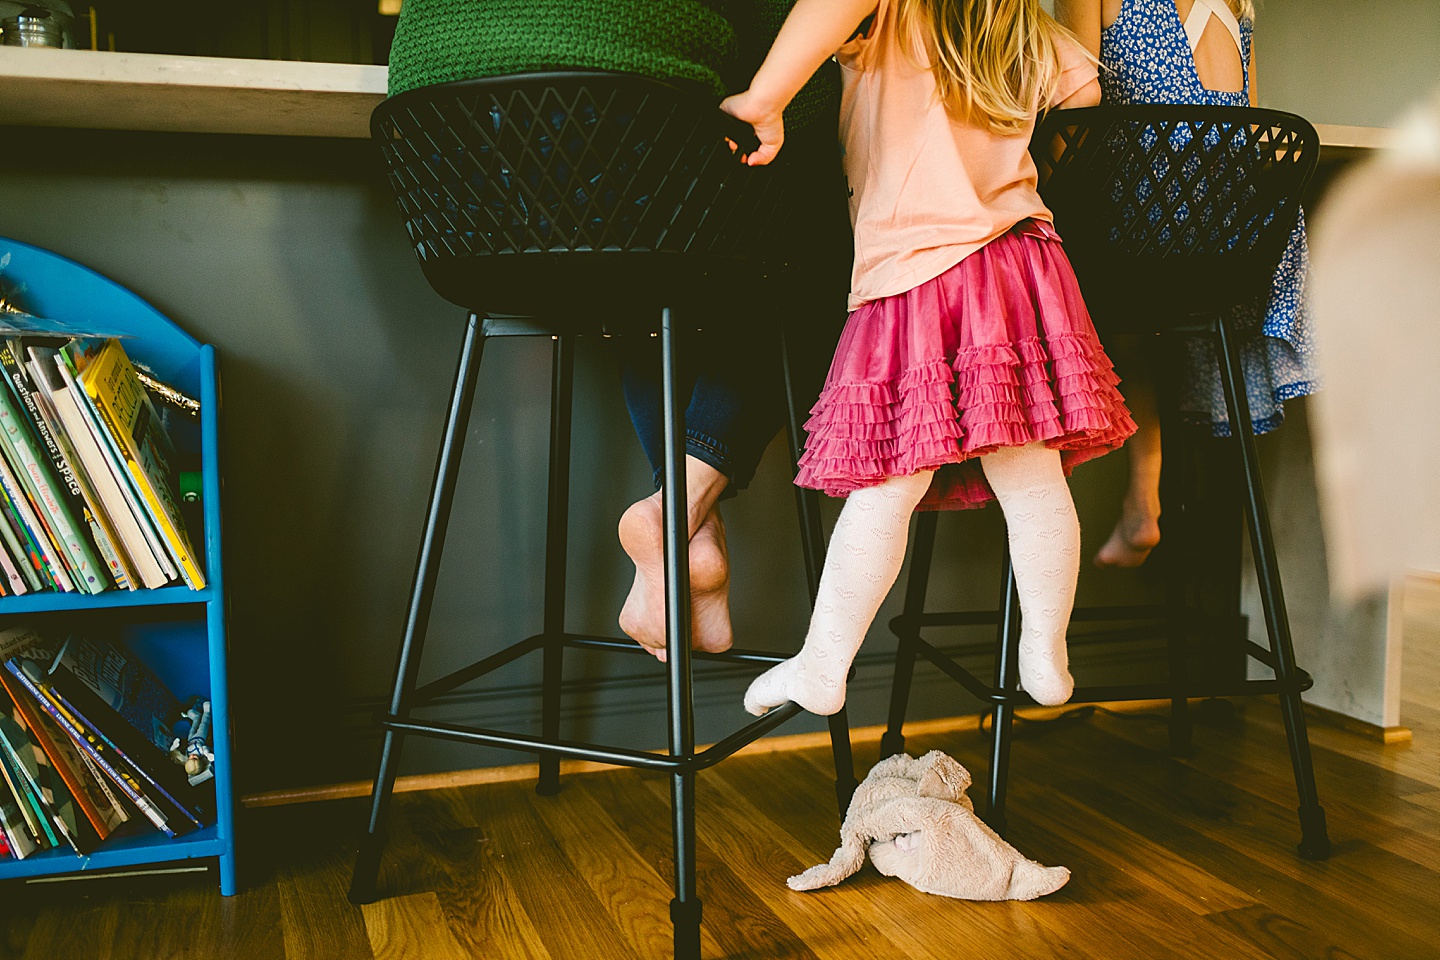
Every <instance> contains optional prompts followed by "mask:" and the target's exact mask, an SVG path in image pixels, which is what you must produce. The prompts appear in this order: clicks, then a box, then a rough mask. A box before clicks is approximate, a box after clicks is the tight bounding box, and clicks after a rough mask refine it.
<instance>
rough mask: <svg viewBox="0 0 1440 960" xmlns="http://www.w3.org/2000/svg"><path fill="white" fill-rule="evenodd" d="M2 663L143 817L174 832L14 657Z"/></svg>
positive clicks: (170, 833) (165, 830) (166, 831)
mask: <svg viewBox="0 0 1440 960" xmlns="http://www.w3.org/2000/svg"><path fill="white" fill-rule="evenodd" d="M5 666H6V668H7V669H8V670H9V671H10V672H11V673H12V674H14V675H15V676H16V677H19V679H20V682H21V683H22V684H24V686H25V689H26V691H28V692H29V694H30V695H31V696H32V697H34V698H35V700H36V701H37V702H38V703H39V704H40V709H42V710H44V711H45V712H46V713H47V714H49V715H50V718H51V719H52V720H54V721H55V722H56V723H58V724H59V725H60V729H62V730H64V731H65V733H66V735H67V736H69V737H70V739H71V740H73V741H74V742H75V744H76V745H77V746H78V747H80V749H81V750H83V751H84V752H85V756H86V757H88V758H89V760H90V762H91V763H93V764H94V765H95V766H96V767H97V768H99V769H100V770H101V771H102V772H103V773H104V774H105V776H106V777H108V778H109V779H110V780H111V781H112V782H113V783H114V784H115V785H116V786H117V787H119V788H120V790H121V792H122V793H124V794H125V796H126V798H127V799H128V800H129V801H130V802H131V803H133V804H134V805H135V807H136V809H138V810H139V811H140V812H141V813H142V814H144V815H145V818H146V819H147V820H149V821H150V822H151V823H153V824H154V825H155V826H156V827H157V828H158V829H160V830H162V831H163V832H164V833H165V835H166V836H168V837H173V836H175V831H174V830H172V829H171V828H170V825H169V824H168V823H167V822H166V820H165V818H164V816H162V815H161V813H160V811H159V810H156V809H155V807H154V805H153V804H151V803H150V801H149V800H147V799H146V798H145V795H144V794H143V793H141V792H140V790H139V789H138V787H137V786H135V785H132V784H131V783H130V781H129V779H128V778H127V777H125V776H124V775H123V774H121V773H120V772H119V771H118V770H116V769H115V768H114V767H113V766H112V765H111V764H110V761H109V760H108V759H107V758H106V757H105V756H104V755H103V754H102V751H101V749H100V747H99V745H98V744H96V743H95V742H93V741H92V739H91V737H89V736H88V735H86V733H85V732H84V731H83V730H82V729H81V728H80V727H79V725H78V724H77V723H76V722H75V719H74V718H73V717H71V716H70V715H69V714H67V713H66V712H65V711H64V710H63V709H61V708H60V707H59V706H58V705H57V704H56V703H55V701H54V700H52V699H51V698H50V697H49V696H48V695H47V694H46V693H45V692H44V691H43V689H42V688H41V687H39V686H37V685H36V684H35V682H34V681H33V680H31V679H30V678H29V677H28V676H26V675H25V671H24V670H22V669H21V668H20V666H19V664H17V663H16V662H15V661H14V660H10V661H8V662H7V663H6V664H5Z"/></svg>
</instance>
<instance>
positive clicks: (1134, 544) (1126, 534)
mask: <svg viewBox="0 0 1440 960" xmlns="http://www.w3.org/2000/svg"><path fill="white" fill-rule="evenodd" d="M1116 358H1117V360H1118V361H1119V362H1120V363H1121V364H1122V369H1123V370H1124V373H1125V384H1124V387H1125V389H1124V394H1125V403H1126V404H1127V405H1128V406H1129V407H1130V415H1131V416H1132V417H1134V418H1135V435H1134V436H1132V437H1131V438H1130V439H1129V440H1127V441H1125V453H1126V455H1127V456H1128V457H1129V458H1130V482H1129V485H1128V486H1127V487H1126V489H1125V501H1124V503H1123V504H1122V505H1121V508H1120V519H1119V521H1118V522H1117V523H1116V524H1115V530H1114V531H1113V532H1112V533H1111V534H1110V539H1109V540H1106V541H1105V545H1104V546H1103V547H1101V548H1100V552H1099V553H1097V554H1095V563H1096V565H1098V566H1102V567H1138V566H1140V565H1141V564H1142V563H1144V562H1145V560H1146V559H1147V558H1148V557H1149V556H1150V551H1151V550H1154V549H1155V547H1156V545H1158V544H1159V543H1160V409H1159V406H1158V404H1157V403H1156V400H1155V381H1154V377H1153V375H1152V371H1151V368H1150V359H1149V357H1147V356H1146V355H1145V353H1144V352H1143V351H1142V350H1140V349H1138V345H1137V344H1134V343H1128V344H1127V343H1125V342H1124V340H1123V338H1122V339H1121V340H1119V341H1117V349H1116Z"/></svg>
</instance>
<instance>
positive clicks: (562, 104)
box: [371, 71, 784, 316]
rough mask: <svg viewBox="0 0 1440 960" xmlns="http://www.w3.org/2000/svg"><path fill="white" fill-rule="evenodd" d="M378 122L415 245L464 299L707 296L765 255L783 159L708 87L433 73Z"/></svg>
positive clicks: (538, 307) (437, 279) (614, 78)
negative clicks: (754, 160) (760, 159)
mask: <svg viewBox="0 0 1440 960" xmlns="http://www.w3.org/2000/svg"><path fill="white" fill-rule="evenodd" d="M371 132H372V135H373V136H374V138H375V140H376V142H377V143H378V144H379V146H380V148H381V150H382V152H383V155H384V158H385V162H386V164H387V167H388V173H389V180H390V184H391V187H392V188H393V190H394V192H395V198H396V200H397V202H398V204H399V206H400V210H401V212H402V214H403V216H404V219H405V228H406V230H407V231H408V232H409V235H410V240H411V243H412V245H413V247H414V250H415V254H416V256H417V257H418V258H419V260H420V265H421V267H422V269H423V270H424V272H425V276H426V278H427V279H428V280H429V282H430V284H431V285H432V286H433V287H434V288H435V289H436V290H437V291H438V292H439V293H440V294H441V295H442V296H444V297H445V298H446V299H448V300H451V301H452V302H454V303H457V304H460V305H462V306H465V307H467V308H469V309H475V310H480V311H488V312H500V313H518V314H536V313H554V312H565V311H574V310H577V309H581V310H586V311H591V315H592V316H593V311H594V310H595V309H602V310H603V309H607V308H608V307H609V306H614V307H620V306H622V305H623V306H624V307H625V308H627V309H628V308H632V307H635V306H639V305H653V304H659V303H675V302H676V301H677V299H680V300H681V302H693V301H695V300H697V299H703V298H705V297H707V296H713V295H717V294H720V293H723V292H724V290H725V289H726V288H732V289H733V287H734V286H735V282H736V280H737V271H743V270H756V269H760V268H759V266H758V264H759V261H760V260H761V259H763V258H761V257H760V256H758V253H757V252H758V251H761V250H762V249H763V247H764V242H765V240H766V239H767V238H768V237H771V236H773V235H774V234H775V232H776V231H777V230H778V229H779V227H780V226H781V221H782V218H783V212H782V211H783V209H784V207H783V205H782V204H781V203H780V202H779V201H780V195H781V193H782V192H783V188H782V181H783V170H784V168H783V166H777V167H776V169H769V168H750V167H746V166H745V165H744V164H743V163H741V161H740V159H739V156H738V154H737V153H735V152H733V151H732V149H731V144H730V142H727V139H728V141H731V142H735V143H740V144H742V145H745V146H747V147H748V146H749V145H750V144H753V143H754V134H753V131H751V130H750V128H749V127H748V126H747V125H745V124H743V123H740V122H739V121H736V120H734V119H733V118H731V117H728V116H726V115H725V114H722V113H721V112H720V111H718V110H717V109H715V101H714V98H712V97H707V96H705V95H703V94H701V93H697V92H691V91H687V90H682V89H679V88H677V87H674V86H671V85H668V84H666V83H663V82H660V81H657V80H651V79H649V78H645V77H639V76H633V75H629V74H617V73H603V72H580V71H575V72H560V73H547V74H526V75H522V76H512V77H492V78H485V79H480V80H467V81H462V82H457V83H447V84H439V85H436V86H430V87H423V88H420V89H417V90H412V91H409V92H407V93H402V94H399V95H397V96H395V97H391V98H390V99H388V100H386V101H385V102H384V103H383V104H382V105H381V106H380V107H379V108H378V109H377V110H376V111H375V113H374V116H373V118H372V121H371Z"/></svg>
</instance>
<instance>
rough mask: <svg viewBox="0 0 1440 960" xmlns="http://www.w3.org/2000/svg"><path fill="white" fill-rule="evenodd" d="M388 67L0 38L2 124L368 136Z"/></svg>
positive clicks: (1344, 138)
mask: <svg viewBox="0 0 1440 960" xmlns="http://www.w3.org/2000/svg"><path fill="white" fill-rule="evenodd" d="M387 72H388V71H387V70H386V68H385V67H377V66H370V65H365V64H349V63H312V62H297V61H293V60H232V59H226V58H221V57H173V56H162V55H157V54H149V53H95V52H92V51H90V50H45V49H36V48H30V47H0V124H13V125H17V126H42V127H81V128H98V129H113V130H158V131H171V132H186V133H259V134H271V135H276V136H306V137H368V136H369V135H370V111H371V110H373V109H374V108H375V105H376V104H377V103H379V102H380V101H381V100H382V99H384V97H385V90H386V86H385V84H386V76H387ZM1316 129H1318V130H1319V131H1320V139H1321V142H1323V143H1324V144H1325V145H1326V146H1334V147H1362V148H1373V147H1379V146H1383V145H1384V143H1385V141H1386V138H1387V137H1388V135H1389V131H1388V130H1384V129H1380V128H1376V127H1345V126H1335V125H1330V124H1316Z"/></svg>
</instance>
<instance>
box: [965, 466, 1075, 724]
mask: <svg viewBox="0 0 1440 960" xmlns="http://www.w3.org/2000/svg"><path fill="white" fill-rule="evenodd" d="M980 466H981V467H982V468H983V469H984V470H985V479H986V480H988V481H990V487H991V488H992V489H993V490H994V491H995V496H996V497H997V498H998V499H999V501H1000V509H1001V510H1003V511H1004V512H1005V525H1006V527H1007V528H1008V530H1009V538H1010V557H1011V561H1012V562H1013V564H1014V567H1015V583H1016V586H1017V587H1018V588H1019V590H1020V614H1021V618H1020V631H1021V632H1020V684H1021V686H1023V687H1024V688H1025V692H1026V693H1028V694H1030V696H1032V697H1034V698H1035V701H1036V702H1037V703H1043V704H1046V705H1050V706H1054V705H1056V704H1061V703H1064V702H1065V701H1066V700H1069V699H1070V694H1071V693H1072V692H1074V689H1075V681H1074V680H1072V679H1071V678H1070V663H1069V658H1068V656H1067V653H1066V649H1065V630H1066V628H1067V627H1068V626H1069V625H1070V610H1071V608H1072V607H1073V606H1074V605H1075V581H1076V579H1077V578H1078V577H1079V575H1080V521H1079V519H1078V518H1077V517H1076V516H1075V504H1074V501H1072V500H1071V499H1070V487H1069V486H1068V485H1067V484H1066V483H1065V471H1064V470H1062V469H1061V467H1060V453H1059V451H1057V450H1049V449H1046V448H1045V447H1044V446H1043V445H1041V444H1038V443H1036V444H1030V445H1029V446H1024V447H1011V448H1007V449H1004V450H997V451H996V452H995V453H991V454H987V455H986V456H984V457H981V458H980Z"/></svg>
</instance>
